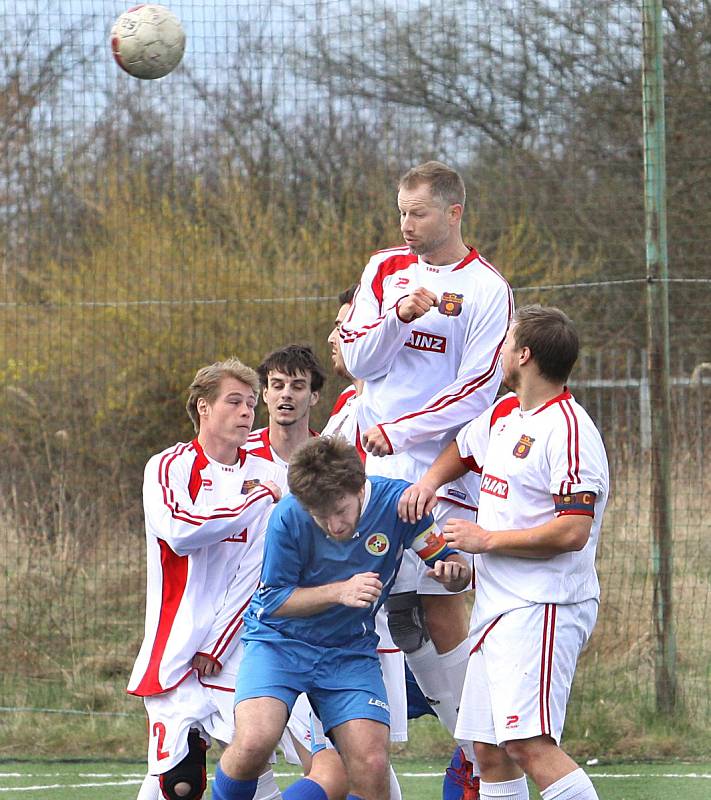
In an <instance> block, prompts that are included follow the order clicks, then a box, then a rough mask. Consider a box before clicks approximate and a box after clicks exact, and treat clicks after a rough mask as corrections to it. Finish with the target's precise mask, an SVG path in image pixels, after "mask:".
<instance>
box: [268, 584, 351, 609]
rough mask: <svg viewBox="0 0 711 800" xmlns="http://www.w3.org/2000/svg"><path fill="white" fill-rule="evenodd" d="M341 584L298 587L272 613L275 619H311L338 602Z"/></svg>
mask: <svg viewBox="0 0 711 800" xmlns="http://www.w3.org/2000/svg"><path fill="white" fill-rule="evenodd" d="M340 586H341V583H340V582H338V583H327V584H324V585H323V586H309V587H298V588H296V589H294V591H293V592H292V593H291V595H290V596H289V597H288V598H287V599H286V600H285V601H284V603H283V604H282V605H281V606H280V607H279V608H278V609H277V610H276V611H274V612H273V616H275V617H311V616H313V615H314V614H320V613H321V612H322V611H326V610H328V609H329V608H331V606H333V605H336V603H338V601H339V596H340V593H339V587H340Z"/></svg>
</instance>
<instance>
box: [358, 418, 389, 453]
mask: <svg viewBox="0 0 711 800" xmlns="http://www.w3.org/2000/svg"><path fill="white" fill-rule="evenodd" d="M361 442H362V444H363V449H364V450H365V451H366V453H370V454H371V455H374V456H391V455H392V453H393V449H392V447H390V442H389V441H388V440H387V439H386V438H385V434H384V433H383V432H382V431H381V430H380V428H379V427H378V426H377V425H373V427H372V428H368V430H367V431H366V432H365V433H364V434H363V436H362V437H361Z"/></svg>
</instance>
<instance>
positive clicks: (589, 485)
mask: <svg viewBox="0 0 711 800" xmlns="http://www.w3.org/2000/svg"><path fill="white" fill-rule="evenodd" d="M560 410H561V412H562V414H563V415H564V417H565V420H564V421H563V420H561V424H559V425H557V426H556V428H555V430H554V432H553V433H552V434H551V436H549V437H548V441H547V443H546V454H547V459H548V463H549V465H550V480H549V486H548V489H549V491H550V493H551V494H552V495H569V494H577V493H578V492H591V493H593V494H595V495H601V494H606V493H607V474H608V467H607V456H606V455H605V448H604V445H603V443H602V438H601V437H600V434H599V432H598V430H597V428H596V427H595V425H594V424H593V423H592V421H590V419H589V418H588V417H583V416H582V415H580V414H579V411H578V410H577V409H576V408H575V406H574V405H573V404H572V403H570V402H568V401H566V400H563V401H562V402H561V403H560Z"/></svg>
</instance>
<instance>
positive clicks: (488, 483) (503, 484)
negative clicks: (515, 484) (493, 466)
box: [481, 473, 509, 500]
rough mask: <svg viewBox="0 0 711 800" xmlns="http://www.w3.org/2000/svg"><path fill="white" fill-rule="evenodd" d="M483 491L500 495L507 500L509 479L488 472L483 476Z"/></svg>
mask: <svg viewBox="0 0 711 800" xmlns="http://www.w3.org/2000/svg"><path fill="white" fill-rule="evenodd" d="M481 491H482V492H486V493H487V494H493V495H494V497H500V498H501V499H502V500H506V498H507V497H508V496H509V484H508V482H507V481H505V480H502V479H501V478H497V477H496V476H495V475H489V474H488V473H487V474H486V475H484V476H482V479H481Z"/></svg>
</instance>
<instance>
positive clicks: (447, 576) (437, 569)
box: [427, 558, 472, 592]
mask: <svg viewBox="0 0 711 800" xmlns="http://www.w3.org/2000/svg"><path fill="white" fill-rule="evenodd" d="M427 575H428V576H429V577H430V578H434V579H435V580H436V581H437V582H438V583H441V584H443V585H444V586H446V587H447V588H448V589H449V591H450V592H461V591H462V589H466V588H467V585H468V584H469V581H471V579H472V571H471V569H469V566H468V564H465V563H464V561H463V560H460V559H459V558H448V559H447V560H446V561H435V563H434V567H433V568H432V569H430V570H428V572H427Z"/></svg>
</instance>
